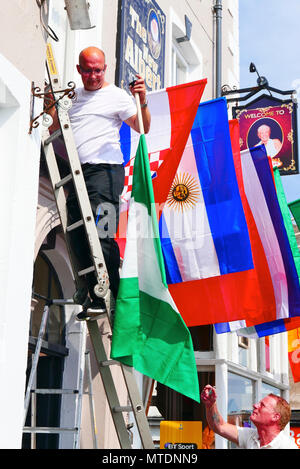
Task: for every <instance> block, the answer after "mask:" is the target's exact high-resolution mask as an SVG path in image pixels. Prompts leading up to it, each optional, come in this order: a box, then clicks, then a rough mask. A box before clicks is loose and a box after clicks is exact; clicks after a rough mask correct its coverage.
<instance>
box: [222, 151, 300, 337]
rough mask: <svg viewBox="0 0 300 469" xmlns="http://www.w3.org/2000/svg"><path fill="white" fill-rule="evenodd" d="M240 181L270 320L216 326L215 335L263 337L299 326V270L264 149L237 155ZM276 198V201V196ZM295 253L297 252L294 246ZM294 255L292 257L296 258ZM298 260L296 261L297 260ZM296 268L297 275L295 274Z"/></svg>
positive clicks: (279, 187)
mask: <svg viewBox="0 0 300 469" xmlns="http://www.w3.org/2000/svg"><path fill="white" fill-rule="evenodd" d="M241 159H242V168H243V179H244V184H245V190H246V196H247V200H248V202H249V205H250V208H251V211H252V213H253V216H254V220H255V223H256V226H257V229H258V232H259V235H260V238H261V241H262V244H263V247H264V252H265V256H266V259H267V263H268V270H269V272H270V276H271V280H272V286H273V292H274V299H275V305H274V313H273V318H272V319H273V320H270V319H267V318H266V317H265V316H264V315H263V314H262V315H261V316H260V318H258V319H256V320H255V321H251V320H249V319H248V318H247V317H246V316H245V318H244V320H241V321H234V322H228V323H223V324H216V325H215V329H216V332H217V333H223V332H230V331H234V330H235V331H237V333H238V334H239V335H243V336H247V337H253V338H257V337H264V336H267V335H272V334H276V333H280V332H285V331H287V330H291V329H294V328H296V327H299V325H300V318H299V316H300V284H299V277H298V275H299V273H300V266H297V265H296V264H295V259H297V258H296V257H295V256H294V255H293V251H292V247H291V246H292V242H291V237H292V236H295V235H294V231H293V228H292V229H291V230H290V229H289V227H288V224H289V223H291V220H290V215H289V214H287V213H284V210H285V206H286V207H287V204H286V201H285V197H284V192H283V188H282V185H281V181H280V176H279V173H278V172H277V171H276V170H275V181H276V186H275V184H274V179H273V174H272V172H271V171H272V170H271V168H270V163H269V160H268V157H267V155H266V152H265V148H264V147H263V146H262V147H256V148H253V149H250V150H245V151H244V152H242V153H241ZM277 195H278V196H280V197H278V196H277ZM294 248H296V251H298V248H297V245H296V246H295V243H294ZM296 251H295V254H296ZM298 259H299V257H298ZM297 267H298V272H297Z"/></svg>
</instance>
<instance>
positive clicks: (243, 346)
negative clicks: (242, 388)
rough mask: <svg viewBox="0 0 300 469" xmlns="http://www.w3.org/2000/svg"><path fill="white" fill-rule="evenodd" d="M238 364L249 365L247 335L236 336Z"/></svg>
mask: <svg viewBox="0 0 300 469" xmlns="http://www.w3.org/2000/svg"><path fill="white" fill-rule="evenodd" d="M238 346H239V347H238V351H239V364H240V365H243V366H248V365H249V363H248V362H249V339H248V338H247V337H242V336H239V337H238Z"/></svg>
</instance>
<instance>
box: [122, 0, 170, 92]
mask: <svg viewBox="0 0 300 469" xmlns="http://www.w3.org/2000/svg"><path fill="white" fill-rule="evenodd" d="M165 24H166V16H165V14H164V13H163V12H162V10H161V9H160V7H159V6H158V5H157V3H156V2H155V1H154V0H122V7H121V32H120V37H119V39H120V42H119V43H120V47H119V50H118V54H117V55H118V67H117V68H118V85H119V86H120V87H121V88H124V89H125V90H127V91H128V85H129V83H130V82H132V81H133V80H134V79H135V78H136V76H135V75H136V73H138V74H140V75H142V76H143V77H144V79H145V84H146V88H147V90H148V91H155V90H159V89H161V88H164V67H165Z"/></svg>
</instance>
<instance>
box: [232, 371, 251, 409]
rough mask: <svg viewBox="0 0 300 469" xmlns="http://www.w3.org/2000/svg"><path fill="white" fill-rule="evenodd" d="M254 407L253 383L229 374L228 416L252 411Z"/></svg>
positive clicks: (247, 379)
mask: <svg viewBox="0 0 300 469" xmlns="http://www.w3.org/2000/svg"><path fill="white" fill-rule="evenodd" d="M252 405H253V381H252V380H251V379H249V378H245V377H243V376H239V375H237V374H235V373H231V372H229V373H228V414H229V415H230V414H231V413H236V412H241V411H251V409H252Z"/></svg>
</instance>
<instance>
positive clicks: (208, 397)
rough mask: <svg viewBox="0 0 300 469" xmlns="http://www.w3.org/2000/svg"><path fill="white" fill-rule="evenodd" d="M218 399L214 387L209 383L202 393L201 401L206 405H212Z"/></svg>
mask: <svg viewBox="0 0 300 469" xmlns="http://www.w3.org/2000/svg"><path fill="white" fill-rule="evenodd" d="M216 400H217V393H216V390H215V388H214V387H212V386H211V385H210V384H207V385H206V386H205V388H203V391H202V393H201V401H202V402H203V404H204V405H205V407H211V406H212V405H213V404H214V403H215V402H216Z"/></svg>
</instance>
